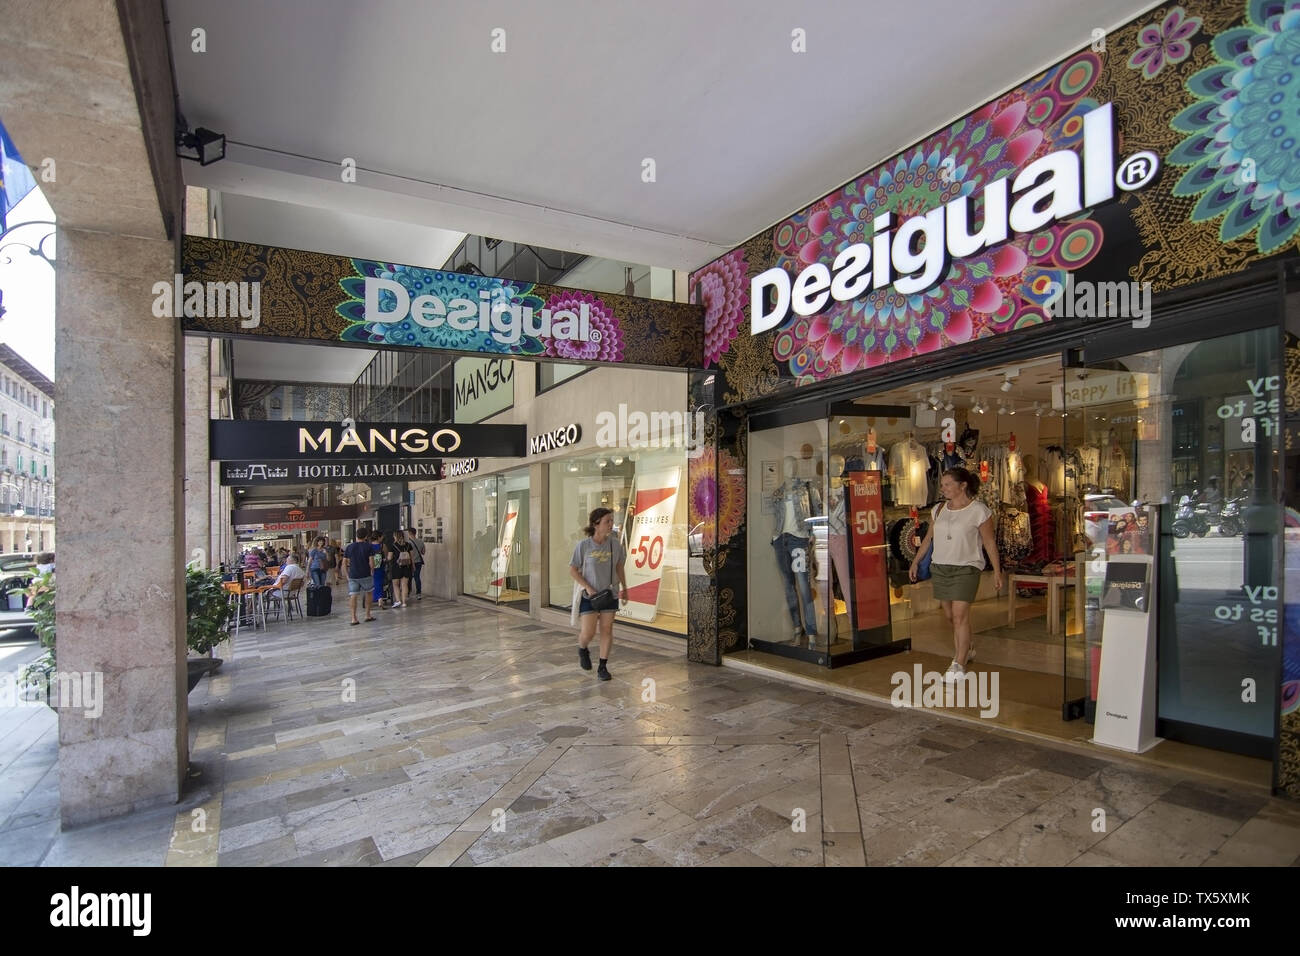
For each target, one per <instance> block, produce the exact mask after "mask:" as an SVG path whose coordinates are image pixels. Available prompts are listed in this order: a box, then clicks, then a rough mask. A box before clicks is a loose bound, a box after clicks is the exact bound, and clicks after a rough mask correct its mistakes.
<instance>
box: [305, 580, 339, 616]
mask: <svg viewBox="0 0 1300 956" xmlns="http://www.w3.org/2000/svg"><path fill="white" fill-rule="evenodd" d="M333 604H334V592H333V591H331V590H330V588H329V585H326V586H325V587H320V588H318V587H316V586H315V585H312V586H310V587H308V588H307V616H308V617H325V616H327V615H328V614H329V613H330V608H331V607H332V606H333Z"/></svg>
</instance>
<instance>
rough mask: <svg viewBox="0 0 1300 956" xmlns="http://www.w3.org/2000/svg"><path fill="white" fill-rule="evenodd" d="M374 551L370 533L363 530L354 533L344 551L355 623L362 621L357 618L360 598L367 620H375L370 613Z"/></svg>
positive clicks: (350, 605)
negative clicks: (371, 558) (371, 545)
mask: <svg viewBox="0 0 1300 956" xmlns="http://www.w3.org/2000/svg"><path fill="white" fill-rule="evenodd" d="M372 553H373V552H372V551H371V549H370V538H369V535H367V534H366V533H365V532H362V531H358V532H355V533H354V536H353V538H352V543H351V544H350V545H348V546H347V548H346V549H344V551H343V566H344V567H345V568H346V569H347V575H348V607H349V608H350V609H351V611H352V623H353V624H360V623H361V622H360V621H358V620H357V601H358V599H360V600H361V601H362V602H363V604H364V605H365V609H366V620H367V621H373V620H374V616H373V615H371V613H370V580H371V572H370V567H371V561H370V556H371V554H372Z"/></svg>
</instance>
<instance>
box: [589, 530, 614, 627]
mask: <svg viewBox="0 0 1300 956" xmlns="http://www.w3.org/2000/svg"><path fill="white" fill-rule="evenodd" d="M587 603H588V604H590V605H591V609H592V610H593V611H614V610H617V609H618V594H617V592H615V590H614V542H613V541H612V540H611V541H610V543H609V587H607V588H605V589H604V590H601V591H597V592H596V593H595V594H593V595H592V596H591V597H589V598H587Z"/></svg>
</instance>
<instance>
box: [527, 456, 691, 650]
mask: <svg viewBox="0 0 1300 956" xmlns="http://www.w3.org/2000/svg"><path fill="white" fill-rule="evenodd" d="M548 467H549V469H550V535H549V541H550V551H549V562H550V568H549V570H550V591H551V593H550V601H549V603H550V604H551V605H552V606H553V607H557V608H568V607H569V606H570V603H571V601H572V597H573V579H572V578H571V577H570V576H569V561H570V559H571V558H572V557H573V550H574V548H575V547H576V546H577V544H578V542H579V541H581V540H582V538H583V537H584V531H583V528H584V527H585V526H586V524H587V519H588V516H589V515H590V514H591V512H592V511H594V510H595V509H596V508H611V509H613V511H614V533H615V534H617V535H619V539H620V541H622V543H623V547H624V548H625V550H626V551H627V563H626V565H625V573H626V576H627V584H628V603H627V605H626V607H623V608H622V609H620V611H619V614H618V620H619V621H622V622H625V623H629V624H643V625H646V626H649V627H653V628H656V629H659V630H664V631H670V632H672V633H675V634H685V633H686V593H687V587H686V576H687V570H688V562H689V561H690V560H691V557H692V555H693V554H694V553H695V552H698V551H699V534H698V533H696V534H692V533H691V531H690V529H689V528H688V527H687V502H686V494H685V492H686V481H687V458H686V454H685V452H684V451H682V450H681V449H663V450H657V449H638V450H636V451H628V450H625V449H611V450H608V451H603V452H598V453H593V454H590V455H586V456H583V457H581V458H574V459H571V460H567V461H555V462H551V463H550V464H549V465H548ZM595 583H599V584H603V583H604V582H595Z"/></svg>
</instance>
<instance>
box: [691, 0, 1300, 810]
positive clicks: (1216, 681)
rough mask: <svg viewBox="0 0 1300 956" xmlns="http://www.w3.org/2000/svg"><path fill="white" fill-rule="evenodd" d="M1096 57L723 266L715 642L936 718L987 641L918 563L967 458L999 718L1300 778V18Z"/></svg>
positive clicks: (939, 139) (1158, 20)
mask: <svg viewBox="0 0 1300 956" xmlns="http://www.w3.org/2000/svg"><path fill="white" fill-rule="evenodd" d="M1096 47H1097V48H1096V49H1093V48H1091V47H1090V48H1085V49H1083V50H1082V51H1080V52H1079V53H1077V54H1075V55H1074V56H1071V57H1069V58H1067V59H1066V60H1064V61H1063V62H1061V63H1060V64H1058V65H1056V66H1054V67H1052V68H1051V69H1049V70H1047V71H1045V72H1044V73H1043V74H1041V75H1039V76H1037V77H1034V78H1032V79H1030V80H1028V81H1027V82H1025V83H1024V84H1022V85H1020V86H1018V87H1016V88H1014V89H1012V90H1009V91H1008V92H1007V93H1006V94H1004V95H1003V96H1001V97H999V98H998V99H997V100H995V101H993V102H991V103H987V104H984V105H982V106H979V107H978V108H976V109H974V110H973V111H972V112H971V113H969V114H968V115H966V116H964V117H962V118H961V119H959V120H957V121H956V122H954V123H952V124H951V125H950V126H948V127H946V128H944V129H942V130H939V131H938V132H936V133H934V134H933V135H931V136H929V137H927V138H926V139H925V140H923V141H921V142H919V143H916V144H914V145H912V146H911V147H909V148H907V149H905V150H903V151H902V152H900V153H899V155H898V156H896V157H894V158H893V159H890V160H888V161H886V162H885V163H883V164H881V165H880V166H877V167H876V168H874V169H872V170H870V171H869V172H867V173H865V174H864V175H862V176H860V177H858V178H856V179H854V180H853V181H851V182H849V183H846V184H844V185H843V186H842V187H840V188H839V189H837V190H834V191H833V192H831V193H829V194H827V195H826V196H824V197H823V198H822V199H820V200H819V201H817V202H816V203H813V204H812V205H810V206H808V207H805V208H804V209H801V210H799V211H798V212H796V213H794V214H793V215H791V216H790V217H788V218H787V219H785V220H783V221H781V222H779V223H777V224H776V225H774V226H773V227H772V228H770V229H768V230H766V231H765V232H763V233H761V234H759V235H757V236H755V237H753V238H751V239H750V240H748V241H747V242H746V243H744V244H743V245H741V246H740V247H738V248H737V249H735V250H734V251H732V252H731V253H729V254H727V255H725V256H723V257H721V258H720V259H718V260H716V261H714V262H712V263H710V264H709V265H707V266H705V267H704V268H702V269H700V270H698V271H696V272H695V273H693V274H692V276H691V293H692V301H693V302H698V303H699V304H701V305H702V306H703V307H704V308H705V312H706V330H705V336H706V339H705V341H706V346H705V347H706V361H707V362H708V363H710V364H711V365H712V366H713V368H712V370H711V371H708V372H703V373H696V374H693V375H692V381H691V409H692V410H694V409H697V408H699V409H704V410H707V411H708V412H709V416H708V429H707V434H708V442H707V445H706V447H707V455H706V457H707V462H706V463H705V464H704V465H702V466H701V468H700V469H699V470H698V471H697V472H696V473H695V474H693V476H692V479H691V484H690V489H689V494H688V500H689V502H690V505H691V513H690V516H689V518H688V520H689V522H690V524H691V525H692V527H694V526H696V525H697V524H700V525H702V528H701V538H702V541H703V547H702V559H701V565H700V569H699V572H698V573H697V574H695V575H693V576H692V577H691V582H690V587H691V601H690V618H691V626H690V633H689V649H690V650H689V653H690V656H691V658H692V659H694V660H700V661H708V662H719V661H721V660H722V659H723V658H724V657H726V656H734V657H735V658H736V659H737V660H743V661H746V662H748V664H750V665H753V666H755V667H761V668H765V669H769V670H772V671H784V672H788V673H793V674H797V675H800V678H801V679H807V678H808V677H809V675H813V676H816V675H821V676H820V677H818V679H820V680H823V681H826V682H830V683H836V684H841V685H845V686H851V687H856V688H859V689H863V690H867V691H870V692H874V693H881V694H885V695H892V696H895V698H896V699H897V697H898V695H900V694H902V695H903V697H904V701H905V702H907V703H909V704H911V703H916V704H920V703H922V700H923V697H922V694H921V692H920V690H919V688H918V689H915V691H913V689H912V688H911V683H912V682H913V680H914V677H915V682H916V683H918V684H919V683H921V682H922V672H929V671H932V670H937V671H938V672H940V673H942V672H943V670H944V667H945V665H947V664H948V662H949V660H950V659H951V658H952V657H953V656H954V640H953V625H952V624H951V623H950V622H949V620H948V619H947V617H946V614H945V609H944V607H943V606H942V604H941V602H940V601H938V600H936V598H935V593H934V583H933V580H919V581H916V582H913V581H912V579H911V573H910V572H911V568H912V565H913V559H915V558H916V557H917V550H918V546H919V545H920V543H921V542H922V541H923V540H924V538H925V535H926V532H927V531H928V530H929V527H930V524H931V523H932V522H933V521H934V517H933V516H934V514H935V511H934V507H935V505H936V504H937V503H938V502H939V501H940V499H941V487H940V479H941V476H942V475H943V474H944V473H945V472H946V471H947V470H948V469H950V468H953V467H960V468H966V469H968V470H969V471H971V472H972V473H974V474H975V475H976V476H977V477H978V478H979V479H980V490H979V493H978V495H977V500H978V501H979V502H980V503H981V504H982V505H983V507H986V508H987V509H988V512H989V514H990V515H991V521H992V524H993V527H994V529H995V534H994V542H993V544H994V546H993V550H994V551H995V552H996V554H990V553H988V552H989V548H987V547H985V548H984V549H983V550H984V554H983V555H982V564H983V566H984V567H983V570H982V571H981V572H980V573H979V583H978V589H977V591H976V593H975V596H974V599H973V601H971V602H969V613H970V626H971V632H972V639H973V646H974V648H975V649H976V650H977V652H978V654H977V656H976V657H975V659H974V660H973V661H971V662H969V663H968V664H967V667H968V669H969V671H970V673H971V674H972V675H974V676H975V677H978V679H979V687H980V692H981V700H980V701H978V702H976V703H975V705H973V706H971V707H969V708H968V712H969V713H971V714H974V713H977V712H979V713H982V716H985V717H987V718H989V719H990V720H992V721H993V722H995V723H1003V724H1006V725H1008V726H1014V727H1018V728H1021V729H1028V730H1034V731H1037V732H1042V733H1046V734H1049V735H1052V736H1056V737H1058V738H1062V739H1095V740H1096V741H1098V742H1099V743H1105V744H1109V745H1111V746H1115V747H1119V748H1121V749H1127V750H1130V751H1133V752H1140V751H1146V750H1150V749H1151V748H1153V747H1155V746H1157V745H1158V744H1159V742H1160V741H1161V740H1172V741H1180V742H1183V743H1190V744H1194V745H1197V746H1201V747H1206V748H1212V749H1215V750H1219V751H1224V752H1228V753H1232V754H1238V755H1244V756H1247V757H1253V758H1257V759H1259V760H1261V761H1267V762H1272V764H1273V765H1274V773H1275V776H1274V784H1275V786H1277V787H1278V788H1279V789H1281V790H1285V791H1289V792H1292V793H1300V751H1298V748H1297V739H1298V738H1297V731H1300V712H1297V710H1296V708H1297V703H1298V702H1300V693H1298V691H1300V632H1298V631H1297V630H1296V624H1297V623H1300V615H1297V614H1296V613H1295V612H1294V604H1293V602H1297V601H1300V590H1298V589H1297V587H1296V582H1294V581H1293V582H1291V586H1290V587H1288V581H1287V578H1288V575H1289V573H1290V572H1289V570H1288V569H1289V568H1290V567H1291V566H1292V565H1296V566H1297V567H1300V558H1297V557H1296V556H1295V554H1296V552H1295V551H1294V547H1295V546H1294V545H1292V544H1291V535H1292V534H1300V527H1295V526H1297V525H1300V520H1296V511H1294V510H1293V509H1294V507H1295V505H1296V501H1297V496H1296V492H1297V489H1296V480H1295V477H1294V475H1295V474H1296V466H1297V465H1300V462H1298V461H1295V460H1294V459H1293V457H1292V456H1293V455H1294V454H1296V450H1295V447H1294V439H1293V438H1292V435H1293V434H1294V433H1295V428H1296V426H1297V424H1300V421H1297V419H1300V386H1297V384H1296V382H1295V380H1294V375H1295V370H1297V369H1300V350H1298V349H1297V343H1300V339H1297V333H1300V297H1297V292H1300V272H1298V271H1297V263H1296V257H1295V253H1296V249H1297V244H1296V236H1297V231H1298V230H1300V10H1293V9H1290V8H1289V7H1288V5H1286V4H1282V3H1262V2H1255V3H1232V4H1222V3H1187V4H1182V5H1175V4H1169V5H1166V6H1162V7H1159V8H1157V9H1155V10H1152V11H1150V12H1149V13H1147V14H1145V15H1143V16H1141V17H1139V18H1136V19H1135V20H1133V21H1131V22H1130V23H1128V24H1126V25H1125V26H1123V27H1121V28H1119V29H1117V30H1114V31H1112V32H1111V33H1109V34H1108V35H1107V36H1106V37H1105V42H1104V45H1103V44H1100V43H1098V44H1096ZM972 566H973V564H972ZM997 570H1000V571H1001V572H1002V574H1003V580H1002V581H1001V582H1000V583H1001V585H1002V586H1001V588H998V587H997V586H996V585H997V584H998V583H999V582H997V581H996V577H997V574H996V571H997ZM1288 622H1289V624H1288ZM914 668H915V670H914ZM900 673H901V674H902V675H903V677H902V678H901V679H900V678H899V677H898V675H899V674H900ZM913 675H914V677H913ZM993 675H997V677H998V678H999V680H1000V688H997V685H994V687H995V688H997V689H998V694H997V697H998V699H997V700H995V701H985V700H983V699H982V695H983V693H984V691H986V690H989V689H990V688H989V686H988V685H989V684H991V683H992V678H993ZM936 683H938V686H939V687H940V689H941V688H942V686H943V685H942V683H941V682H936ZM975 683H976V682H975V681H974V680H972V682H971V686H972V687H973V686H974V684H975ZM905 685H906V686H905ZM941 706H942V704H941ZM950 706H951V705H950ZM1260 766H1264V767H1266V766H1267V765H1266V764H1265V763H1261V764H1260Z"/></svg>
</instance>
